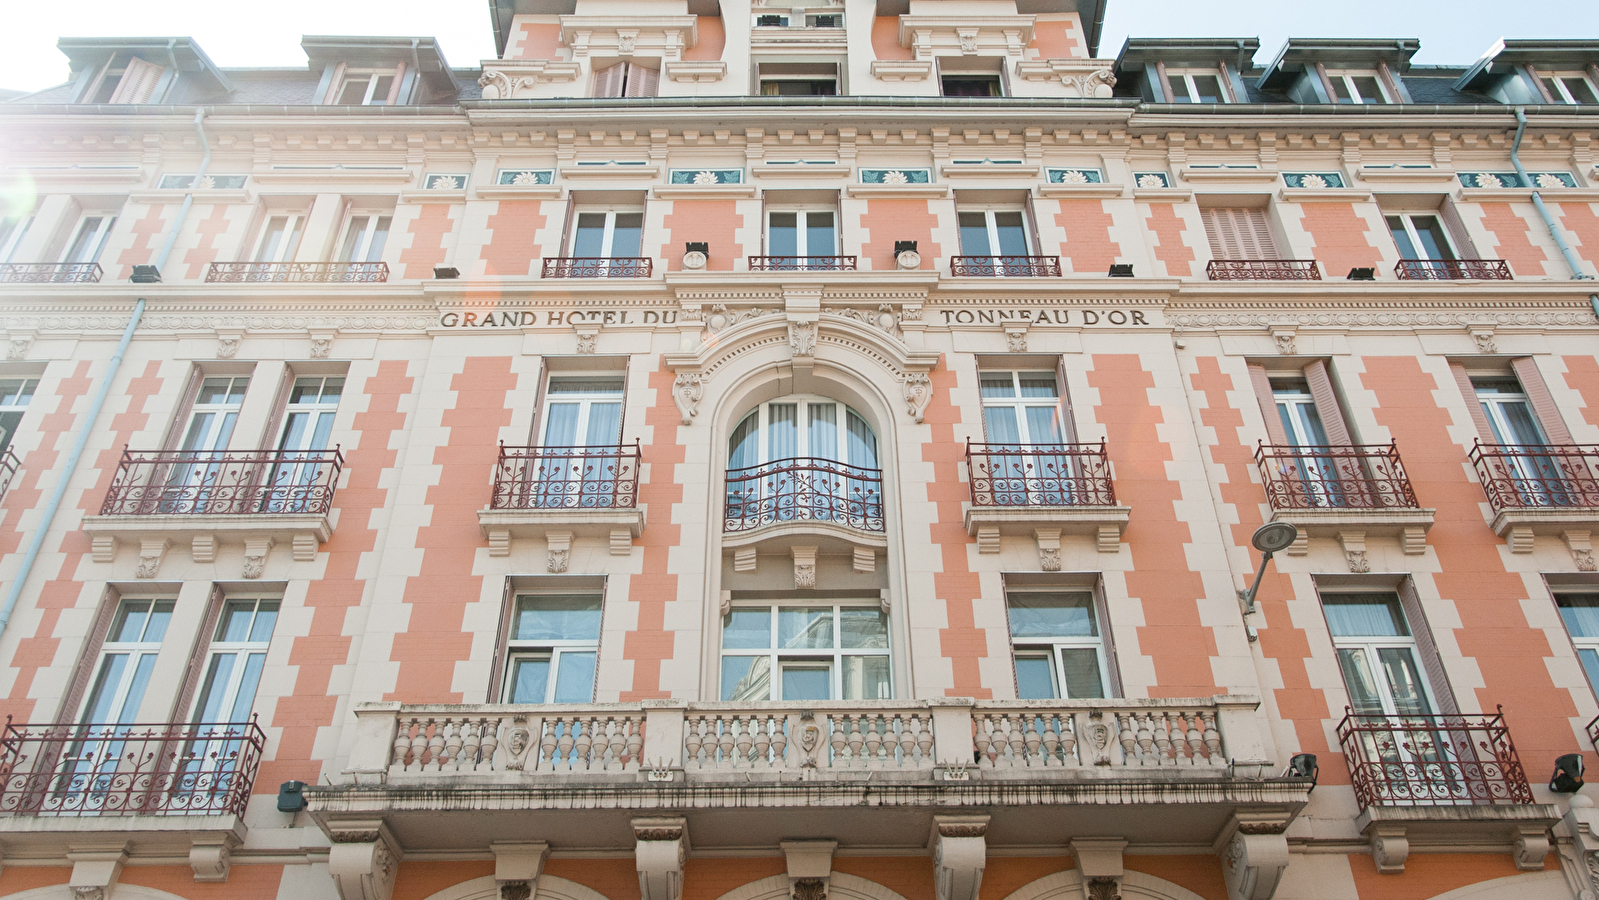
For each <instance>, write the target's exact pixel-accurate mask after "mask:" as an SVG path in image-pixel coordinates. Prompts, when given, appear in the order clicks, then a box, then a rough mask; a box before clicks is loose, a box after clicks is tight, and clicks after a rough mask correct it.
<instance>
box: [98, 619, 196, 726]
mask: <svg viewBox="0 0 1599 900" xmlns="http://www.w3.org/2000/svg"><path fill="white" fill-rule="evenodd" d="M172 605H173V601H171V600H123V601H122V603H121V605H120V606H118V608H117V613H116V617H115V618H114V619H113V620H112V622H111V630H110V631H109V632H107V633H106V639H105V643H104V644H103V645H102V646H101V650H100V663H99V672H98V674H96V675H95V679H94V688H93V689H92V690H91V691H90V692H89V702H88V703H86V704H84V707H83V717H82V720H81V721H82V722H83V723H84V724H86V725H91V724H92V725H126V724H128V723H130V722H136V721H138V717H139V705H140V704H141V703H143V702H144V692H145V689H146V688H148V687H149V686H150V673H151V672H152V671H154V670H155V660H156V656H157V654H159V653H160V652H161V640H162V638H164V637H166V633H167V625H169V624H170V623H171V621H172Z"/></svg>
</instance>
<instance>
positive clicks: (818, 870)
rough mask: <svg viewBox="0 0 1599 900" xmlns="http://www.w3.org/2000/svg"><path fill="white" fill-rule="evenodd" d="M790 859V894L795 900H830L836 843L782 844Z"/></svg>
mask: <svg viewBox="0 0 1599 900" xmlns="http://www.w3.org/2000/svg"><path fill="white" fill-rule="evenodd" d="M778 846H779V847H781V848H783V855H784V856H786V857H788V893H789V896H790V897H792V898H793V900H827V893H828V891H829V890H830V889H831V888H832V881H833V851H834V850H836V849H838V842H837V841H783V842H782V843H780V844H778Z"/></svg>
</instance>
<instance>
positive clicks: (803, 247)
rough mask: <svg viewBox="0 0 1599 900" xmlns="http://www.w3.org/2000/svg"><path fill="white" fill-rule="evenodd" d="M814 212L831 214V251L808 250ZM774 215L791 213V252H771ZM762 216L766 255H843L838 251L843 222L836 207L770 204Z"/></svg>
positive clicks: (803, 257) (798, 257)
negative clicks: (792, 225)
mask: <svg viewBox="0 0 1599 900" xmlns="http://www.w3.org/2000/svg"><path fill="white" fill-rule="evenodd" d="M816 213H826V214H827V215H829V216H831V217H832V219H833V222H832V225H831V226H830V227H831V228H832V232H833V246H832V252H831V253H812V252H810V246H809V245H810V231H811V226H810V216H812V215H814V214H816ZM776 215H793V216H794V250H795V252H794V253H792V254H788V253H774V252H772V231H773V228H772V216H776ZM763 218H765V220H766V228H765V229H764V231H765V234H763V235H762V238H763V239H764V242H765V246H766V255H767V256H768V257H775V258H778V259H785V258H790V257H792V258H793V259H797V260H798V259H809V258H817V257H819V258H823V259H830V258H834V257H838V256H841V255H843V254H842V253H841V252H840V251H841V250H842V249H843V230H842V229H841V228H840V225H842V224H843V223H842V222H841V221H840V220H841V218H842V217H841V216H840V215H839V211H838V208H837V207H830V206H819V205H809V206H807V205H795V206H786V205H785V206H771V207H768V208H767V209H766V212H765V215H764V217H763ZM798 265H800V264H799V263H796V266H798Z"/></svg>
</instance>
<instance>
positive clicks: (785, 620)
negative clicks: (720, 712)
mask: <svg viewBox="0 0 1599 900" xmlns="http://www.w3.org/2000/svg"><path fill="white" fill-rule="evenodd" d="M889 668H890V663H889V648H888V616H887V615H886V614H885V613H884V612H883V611H882V610H881V609H880V608H879V607H878V606H877V605H876V604H875V603H874V604H873V605H871V606H843V605H840V606H824V605H819V604H809V605H803V606H801V605H792V606H788V605H778V604H775V603H774V604H771V605H766V604H761V605H746V604H742V603H741V604H739V605H737V606H735V607H734V608H733V609H732V610H731V611H729V612H728V613H727V614H726V615H724V616H722V699H723V700H741V701H760V700H886V699H888V698H890V697H892V696H893V695H894V692H893V687H892V685H891V683H890V676H889Z"/></svg>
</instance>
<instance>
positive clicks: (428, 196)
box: [400, 189, 466, 203]
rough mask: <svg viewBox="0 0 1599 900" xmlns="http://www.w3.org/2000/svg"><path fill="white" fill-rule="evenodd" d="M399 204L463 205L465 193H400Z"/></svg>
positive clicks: (426, 191)
mask: <svg viewBox="0 0 1599 900" xmlns="http://www.w3.org/2000/svg"><path fill="white" fill-rule="evenodd" d="M400 202H401V203H465V202H466V191H464V190H461V191H435V190H427V189H424V190H419V191H401V192H400Z"/></svg>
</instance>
